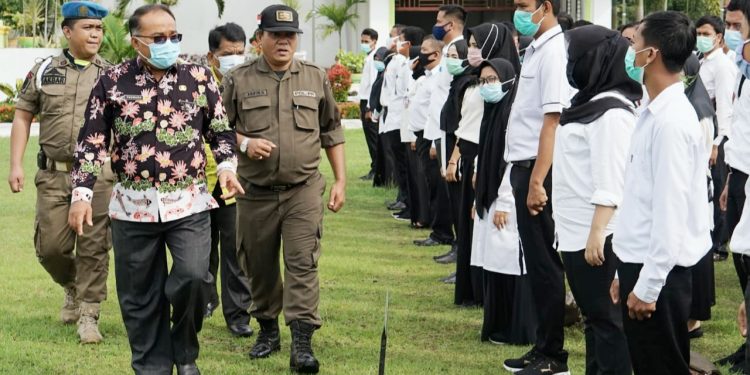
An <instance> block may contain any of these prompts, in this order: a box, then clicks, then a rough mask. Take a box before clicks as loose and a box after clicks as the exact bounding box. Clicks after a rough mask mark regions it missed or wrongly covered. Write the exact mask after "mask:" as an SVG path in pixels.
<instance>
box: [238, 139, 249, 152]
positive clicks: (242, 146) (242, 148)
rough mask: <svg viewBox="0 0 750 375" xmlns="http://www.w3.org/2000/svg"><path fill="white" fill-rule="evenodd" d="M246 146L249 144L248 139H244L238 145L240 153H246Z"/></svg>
mask: <svg viewBox="0 0 750 375" xmlns="http://www.w3.org/2000/svg"><path fill="white" fill-rule="evenodd" d="M248 144H250V138H245V140H244V141H242V143H240V151H242V153H243V154H245V153H247V145H248Z"/></svg>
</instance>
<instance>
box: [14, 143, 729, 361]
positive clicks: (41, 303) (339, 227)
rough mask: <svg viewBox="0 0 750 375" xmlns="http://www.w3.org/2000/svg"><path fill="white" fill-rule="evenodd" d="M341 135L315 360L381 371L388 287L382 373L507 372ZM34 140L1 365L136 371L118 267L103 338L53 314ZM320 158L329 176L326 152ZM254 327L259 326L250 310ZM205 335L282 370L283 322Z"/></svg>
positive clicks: (573, 339)
mask: <svg viewBox="0 0 750 375" xmlns="http://www.w3.org/2000/svg"><path fill="white" fill-rule="evenodd" d="M347 138H348V143H347V158H348V161H347V162H348V169H347V171H348V181H349V185H348V192H347V194H348V195H347V203H346V206H345V208H344V210H343V211H342V212H341V213H339V214H335V215H334V214H330V213H327V214H326V220H325V231H324V232H325V233H324V239H323V256H322V258H321V263H320V278H321V304H320V312H321V315H322V316H323V320H324V322H325V323H324V326H323V328H322V329H321V330H319V331H318V332H317V333H316V335H315V337H314V347H315V349H316V354H317V356H318V358H319V359H320V361H321V363H322V371H321V372H322V373H327V374H375V373H377V368H378V358H379V347H380V333H381V329H382V325H383V305H384V299H385V295H386V292H388V291H390V294H391V308H390V321H389V342H388V343H389V346H388V362H387V373H389V374H498V373H503V372H504V371H502V370H501V363H502V360H503V359H505V358H507V357H510V356H517V355H520V354H522V353H524V352H525V351H526V350H527V349H528V348H527V347H512V346H495V345H492V344H487V343H480V342H479V330H480V326H481V322H482V311H481V310H479V309H462V308H457V307H455V306H453V304H452V301H453V287H452V286H449V285H443V284H441V283H438V282H437V279H438V278H439V277H442V276H445V275H447V274H448V273H449V272H450V271H451V270H452V268H453V267H452V266H442V265H438V264H436V263H434V262H433V261H432V256H433V255H435V254H437V253H439V252H444V251H445V250H446V248H439V249H436V248H431V249H423V248H417V247H415V246H413V245H411V241H412V240H414V239H418V238H424V237H425V236H426V235H427V232H426V231H415V230H412V229H409V228H408V226H407V225H406V224H405V223H403V222H397V221H395V220H393V219H392V218H391V217H390V214H389V212H388V211H386V209H385V208H384V205H383V203H384V202H385V201H386V200H390V199H392V198H393V197H394V194H395V193H394V191H390V190H385V189H375V188H372V187H371V186H370V185H369V184H368V183H365V182H363V181H360V180H359V179H358V177H359V176H361V175H363V174H364V173H365V172H366V170H367V166H368V164H369V163H368V157H367V151H366V147H365V145H364V141H363V136H362V131H361V130H349V131H347ZM33 142H36V138H33V139H32V143H33ZM36 150H37V147H36V146H31V147H30V149H29V150H28V152H27V155H26V158H25V166H26V169H25V171H26V190H25V191H23V192H22V193H20V194H16V195H11V193H10V190H9V189H8V187H7V185H6V184H5V182H3V186H2V188H1V191H2V193H0V212H1V213H0V238H2V241H1V242H0V256H2V260H1V261H0V275H3V281H2V282H0V285H1V286H0V300H1V301H2V303H0V374H127V373H132V372H131V370H130V349H129V347H128V342H127V337H126V334H125V329H124V326H123V323H122V320H121V318H120V312H119V307H118V305H117V296H116V291H115V278H114V272H110V277H109V299H108V301H107V302H105V303H104V304H103V312H102V318H101V331H102V333H103V334H104V336H105V343H103V344H101V345H97V346H81V345H79V344H78V337H77V335H76V328H75V326H74V325H72V326H64V325H62V324H61V323H60V322H59V320H58V314H59V308H60V306H61V303H62V299H63V298H62V296H63V293H62V289H61V288H60V287H59V286H57V285H56V284H55V283H53V282H52V280H51V279H50V278H49V276H48V275H47V274H46V272H45V271H44V269H43V268H42V267H41V266H40V265H39V264H38V262H37V260H36V258H35V256H34V247H33V241H32V239H33V223H34V202H35V193H34V185H33V180H34V179H33V176H34V173H35V171H36V167H35V160H36V158H35V153H36ZM8 155H9V140H8V138H0V177H2V179H3V181H5V179H6V177H7V175H8ZM323 169H324V172H325V174H326V176H328V178H329V180H330V178H331V173H330V169H329V168H328V165H327V161H324V168H323ZM329 186H330V185H329ZM326 196H327V195H326ZM110 267H114V266H113V262H110ZM716 278H717V280H716V285H717V298H716V300H717V301H716V302H717V304H716V307H715V308H714V310H713V312H714V319H713V320H712V321H709V322H705V323H704V330H705V331H706V335H705V336H704V337H703V338H701V339H698V340H695V341H693V343H692V348H693V349H694V350H697V351H699V352H701V353H703V354H704V355H706V356H707V357H708V358H709V359H712V360H715V359H717V358H720V357H722V356H723V355H726V354H728V353H730V352H731V351H734V350H735V349H736V348H737V346H738V345H739V344H740V343H741V341H742V339H741V338H740V337H739V335H738V334H737V333H736V332H737V330H736V323H735V314H736V307H737V304H738V303H739V301H740V300H741V294H740V290H739V287H738V283H737V277H736V276H735V272H734V268H733V266H732V264H731V262H722V263H718V264H717V269H716ZM253 327H254V328H256V329H257V323H256V322H253ZM565 336H566V344H565V346H566V348H567V349H568V350H569V351H570V362H569V363H570V365H571V370H572V371H573V373H574V374H582V373H583V372H584V362H583V358H584V344H583V335H582V327H581V326H576V327H571V328H567V329H566V331H565ZM200 338H201V346H202V347H201V349H202V350H201V356H200V358H199V360H198V364H199V366H200V368H201V369H202V371H203V373H204V374H248V373H262V374H271V373H286V372H288V364H289V343H290V338H289V332H288V330H286V329H284V330H282V351H281V353H279V354H276V355H274V356H272V357H271V358H270V359H266V360H260V361H251V360H250V359H249V358H248V357H247V356H246V352H247V351H248V349H249V347H250V345H251V344H252V342H253V341H254V338H251V339H236V338H233V337H231V335H230V334H229V332H228V331H227V330H226V328H225V326H224V321H223V317H222V316H221V314H220V313H217V314H214V316H213V317H212V318H211V319H209V320H207V321H206V322H205V324H204V327H203V331H202V332H201V334H200Z"/></svg>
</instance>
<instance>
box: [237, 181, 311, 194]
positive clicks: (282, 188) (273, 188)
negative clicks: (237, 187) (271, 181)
mask: <svg viewBox="0 0 750 375" xmlns="http://www.w3.org/2000/svg"><path fill="white" fill-rule="evenodd" d="M306 183H307V180H305V181H302V182H299V183H296V184H288V185H269V186H261V185H256V184H250V186H251V187H252V188H253V189H258V190H265V191H272V192H274V193H280V192H283V191H289V190H292V189H294V188H296V187H299V186H302V185H304V184H306Z"/></svg>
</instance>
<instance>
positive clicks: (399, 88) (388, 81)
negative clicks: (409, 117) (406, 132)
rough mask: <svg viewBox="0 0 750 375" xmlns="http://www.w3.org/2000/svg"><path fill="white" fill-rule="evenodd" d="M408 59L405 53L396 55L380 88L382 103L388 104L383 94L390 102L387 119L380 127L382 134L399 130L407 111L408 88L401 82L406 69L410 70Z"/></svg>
mask: <svg viewBox="0 0 750 375" xmlns="http://www.w3.org/2000/svg"><path fill="white" fill-rule="evenodd" d="M406 61H407V60H406V57H404V56H403V55H400V54H396V55H394V56H393V57H392V58H391V62H389V63H388V66H387V67H386V69H385V73H384V74H383V86H382V88H381V89H380V95H381V96H380V104H381V105H384V106H385V105H386V104H385V103H384V100H383V95H386V97H385V102H386V103H388V104H387V107H388V112H387V113H386V116H385V121H382V123H381V125H380V127H379V128H378V132H379V133H380V134H383V133H388V132H390V131H394V130H398V129H399V128H400V127H401V121H403V113H404V112H405V111H406V88H405V87H403V83H402V82H401V81H402V76H403V74H404V73H403V71H404V69H406V70H407V71H409V67H408V66H407V65H406ZM409 74H411V71H409Z"/></svg>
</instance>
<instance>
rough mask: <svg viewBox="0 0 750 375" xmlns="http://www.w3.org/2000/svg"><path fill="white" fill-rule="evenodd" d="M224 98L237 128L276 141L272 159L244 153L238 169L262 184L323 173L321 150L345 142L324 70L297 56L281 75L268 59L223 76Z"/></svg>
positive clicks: (289, 181)
mask: <svg viewBox="0 0 750 375" xmlns="http://www.w3.org/2000/svg"><path fill="white" fill-rule="evenodd" d="M223 85H224V92H223V99H224V105H225V106H226V112H227V118H228V119H229V123H230V124H231V125H232V126H233V127H234V128H235V130H236V131H237V132H238V133H239V134H242V135H244V136H247V137H251V138H263V139H266V140H269V141H271V142H273V143H274V144H275V145H276V148H275V149H274V150H273V151H272V152H271V156H270V157H269V158H264V159H263V160H255V159H250V158H249V157H248V156H247V154H243V153H239V154H240V155H239V166H238V169H237V173H238V175H239V176H240V178H241V179H242V180H244V181H248V182H250V183H251V184H255V185H260V186H271V185H285V184H297V183H301V182H304V181H305V180H307V179H308V178H310V177H311V176H313V175H314V174H315V173H317V171H318V166H319V164H320V148H321V147H323V148H330V147H333V146H335V145H338V144H341V143H344V132H343V129H342V128H341V119H340V116H339V111H338V107H337V106H336V101H335V100H334V98H333V94H332V92H331V87H330V84H329V83H328V78H327V76H326V73H325V71H324V70H322V69H320V68H319V67H317V66H315V65H313V64H310V63H308V62H305V61H299V60H294V61H293V62H292V65H291V67H290V68H289V70H287V71H286V72H285V73H284V75H283V76H282V77H281V78H279V76H278V75H277V74H276V72H274V71H273V70H272V69H271V68H270V67H269V66H268V63H267V62H266V60H265V59H264V58H262V57H261V58H259V59H257V60H255V61H252V62H246V63H244V64H242V65H240V66H239V67H237V68H235V69H234V70H232V71H231V72H230V73H229V74H228V75H227V76H224V81H223Z"/></svg>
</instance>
